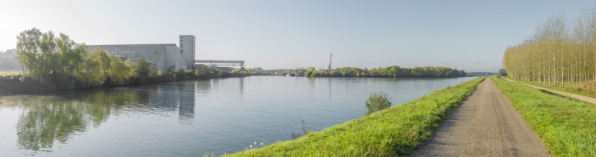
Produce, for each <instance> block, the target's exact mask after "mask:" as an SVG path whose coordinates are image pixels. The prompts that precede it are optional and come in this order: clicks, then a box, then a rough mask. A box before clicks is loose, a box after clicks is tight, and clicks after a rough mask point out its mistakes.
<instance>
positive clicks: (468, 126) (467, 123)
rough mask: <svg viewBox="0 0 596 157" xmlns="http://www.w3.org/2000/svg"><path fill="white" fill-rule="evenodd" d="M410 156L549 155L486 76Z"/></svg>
mask: <svg viewBox="0 0 596 157" xmlns="http://www.w3.org/2000/svg"><path fill="white" fill-rule="evenodd" d="M411 156H550V155H549V154H548V153H547V151H546V148H545V147H544V145H543V144H542V143H541V142H540V139H539V138H538V136H537V135H536V133H534V132H533V131H532V129H531V128H530V127H529V126H528V124H527V123H526V122H525V121H524V120H523V119H522V118H521V116H520V115H519V113H517V111H516V110H515V109H514V108H513V106H511V104H510V103H509V102H508V101H507V99H506V98H505V96H504V95H503V94H502V93H501V91H500V90H499V89H498V88H497V86H496V85H495V83H494V82H493V81H492V79H491V78H490V77H489V78H486V79H485V80H484V81H483V82H482V83H480V84H479V85H478V87H476V90H475V91H474V92H473V93H472V95H470V96H469V97H468V98H467V99H466V100H465V101H464V102H463V103H462V104H461V105H460V106H459V107H458V108H456V109H455V110H454V111H453V113H452V114H451V115H449V117H447V119H446V120H445V121H444V122H443V123H442V124H441V125H440V126H439V128H438V129H437V130H436V131H435V132H434V133H433V135H432V136H431V137H430V138H429V139H428V140H427V141H426V142H425V143H424V144H423V145H422V146H421V147H420V149H418V150H416V151H415V152H414V153H413V154H411Z"/></svg>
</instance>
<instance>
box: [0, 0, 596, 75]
mask: <svg viewBox="0 0 596 157" xmlns="http://www.w3.org/2000/svg"><path fill="white" fill-rule="evenodd" d="M595 5H596V2H594V1H588V0H584V1H525V2H517V1H497V2H478V1H444V2H419V1H413V2H397V1H380V2H375V3H369V2H364V1H324V2H321V1H283V2H282V1H198V2H195V1H115V0H109V1H41V0H34V1H4V0H2V1H1V2H0V16H1V18H0V21H2V23H1V24H0V51H5V50H6V49H13V48H15V47H16V36H17V35H18V34H19V33H20V32H22V31H24V30H26V29H31V28H34V27H35V28H39V29H41V31H43V32H46V31H50V30H51V31H54V32H55V33H59V32H61V33H65V34H67V35H69V36H70V37H71V39H73V40H74V41H76V42H78V43H83V42H84V43H86V44H89V45H91V44H94V45H95V44H148V43H178V35H195V37H196V39H197V40H196V45H197V48H196V53H197V59H242V60H246V62H247V66H248V67H262V68H265V69H280V68H294V67H295V66H297V65H299V66H300V67H306V66H314V67H316V68H326V67H327V65H328V64H329V53H333V68H336V67H346V66H350V67H361V68H365V67H366V68H374V67H386V66H390V65H398V66H402V67H415V66H445V67H451V68H457V69H463V70H465V71H467V72H475V71H486V72H497V70H498V69H500V68H501V66H502V59H503V53H504V51H505V49H506V48H507V46H509V45H514V44H517V43H520V42H521V41H523V40H524V39H526V38H527V37H528V36H530V35H531V34H532V33H533V32H534V30H535V28H536V26H537V25H539V24H540V23H541V22H543V21H545V20H546V19H547V18H548V17H551V16H554V15H556V14H557V13H559V12H564V13H565V14H566V17H568V21H569V22H571V21H573V20H574V19H573V18H574V17H577V15H578V14H579V13H580V12H581V11H582V10H584V9H588V8H592V7H594V6H595Z"/></svg>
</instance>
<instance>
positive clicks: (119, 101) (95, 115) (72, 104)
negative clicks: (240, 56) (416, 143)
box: [0, 76, 475, 156]
mask: <svg viewBox="0 0 596 157" xmlns="http://www.w3.org/2000/svg"><path fill="white" fill-rule="evenodd" d="M473 78H475V77H459V78H355V77H349V78H304V77H282V76H252V77H246V78H225V79H212V80H205V81H183V82H172V83H163V84H155V85H144V86H135V87H124V88H110V89H92V90H81V91H61V92H53V93H47V94H35V95H16V96H0V137H1V138H0V156H31V155H34V156H203V155H204V154H206V153H209V154H213V155H222V154H224V153H228V154H229V153H234V152H237V151H240V150H243V149H246V148H248V147H249V145H254V142H257V143H258V144H257V146H259V147H260V143H261V142H263V143H264V144H269V143H273V142H276V141H285V140H290V139H291V134H292V132H294V133H301V127H302V123H301V120H304V122H305V124H306V126H308V127H310V128H311V129H312V130H313V131H320V130H322V129H324V128H327V127H330V126H333V125H337V124H341V123H344V122H346V121H349V120H351V119H352V118H357V117H361V116H362V114H363V113H364V112H365V108H366V107H365V101H366V99H367V98H368V96H370V94H371V92H377V91H384V92H386V93H387V94H388V96H389V97H390V98H391V99H392V102H393V104H394V105H399V104H401V103H404V102H407V101H411V100H414V99H416V98H418V97H420V96H423V95H425V94H428V93H431V92H433V91H435V90H437V89H441V88H445V87H447V86H452V85H455V84H459V83H461V82H465V81H467V80H470V79H473Z"/></svg>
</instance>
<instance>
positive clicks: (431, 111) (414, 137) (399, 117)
mask: <svg viewBox="0 0 596 157" xmlns="http://www.w3.org/2000/svg"><path fill="white" fill-rule="evenodd" d="M483 79H484V78H478V79H474V80H470V81H467V82H464V83H461V84H459V85H455V86H452V87H447V88H445V89H441V90H437V91H435V92H433V93H430V94H427V95H425V96H423V97H421V98H418V99H416V100H413V101H410V102H407V103H404V104H401V105H396V106H394V107H391V108H389V109H385V110H382V111H378V112H376V113H373V114H370V115H368V116H365V117H362V118H359V119H354V120H351V121H348V122H346V123H343V124H340V125H336V126H333V127H330V128H327V129H324V130H322V131H320V132H314V133H310V134H308V135H307V136H305V137H302V138H298V139H296V140H293V141H286V142H280V143H274V144H272V145H269V146H266V147H264V148H261V149H253V150H251V149H247V150H244V151H241V152H238V153H236V154H232V155H226V156H395V155H407V154H410V153H411V152H412V151H413V150H414V149H416V148H418V147H419V146H420V145H421V144H422V142H423V141H424V140H426V139H427V138H428V137H429V136H430V135H431V134H432V133H433V132H434V131H435V130H436V129H437V128H438V126H439V124H440V123H441V122H442V121H443V120H444V119H446V117H447V116H448V115H449V114H450V113H451V112H452V111H453V109H455V108H456V107H457V106H459V104H461V103H462V102H463V101H464V100H465V99H466V98H467V97H468V96H469V95H470V94H472V92H473V91H474V89H475V88H476V86H478V84H479V83H480V82H481V81H482V80H483ZM363 105H364V104H363Z"/></svg>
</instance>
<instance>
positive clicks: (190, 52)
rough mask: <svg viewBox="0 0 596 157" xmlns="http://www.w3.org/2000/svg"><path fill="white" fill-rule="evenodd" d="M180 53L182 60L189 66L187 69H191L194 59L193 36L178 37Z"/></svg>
mask: <svg viewBox="0 0 596 157" xmlns="http://www.w3.org/2000/svg"><path fill="white" fill-rule="evenodd" d="M180 53H181V54H182V56H183V58H184V60H185V61H186V63H191V64H188V65H189V66H188V67H187V68H188V69H192V68H193V67H192V66H193V64H194V58H195V36H194V35H180Z"/></svg>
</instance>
